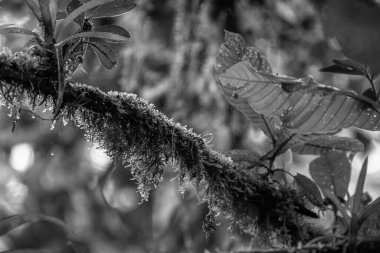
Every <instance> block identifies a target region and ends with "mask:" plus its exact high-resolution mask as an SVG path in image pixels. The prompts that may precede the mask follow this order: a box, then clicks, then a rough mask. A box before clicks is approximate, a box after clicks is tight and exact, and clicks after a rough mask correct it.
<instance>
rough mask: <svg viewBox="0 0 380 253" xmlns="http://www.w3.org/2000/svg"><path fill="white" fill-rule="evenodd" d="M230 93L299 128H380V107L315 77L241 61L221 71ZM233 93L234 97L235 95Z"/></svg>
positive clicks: (314, 130) (292, 126)
mask: <svg viewBox="0 0 380 253" xmlns="http://www.w3.org/2000/svg"><path fill="white" fill-rule="evenodd" d="M219 81H220V83H221V84H222V86H223V87H224V89H229V90H230V92H229V94H226V95H227V96H229V97H230V100H231V99H234V97H237V98H240V99H241V100H246V101H248V103H249V105H250V106H251V107H252V109H253V110H255V111H256V112H257V113H260V114H264V115H267V116H272V117H274V116H278V117H280V119H281V121H282V122H283V127H286V128H288V129H291V130H292V131H295V132H301V133H312V132H321V133H327V132H331V131H336V130H339V129H341V128H347V127H358V128H362V129H366V130H380V107H379V106H378V105H377V104H376V103H374V102H373V101H372V100H370V99H368V98H366V97H364V96H360V95H358V94H356V93H354V92H350V91H343V90H340V89H337V88H333V87H329V86H326V85H322V84H318V83H317V82H315V81H314V80H313V79H312V78H311V77H308V78H301V79H295V78H291V77H280V76H275V75H272V74H268V73H264V72H259V71H257V70H256V69H254V68H253V67H252V66H251V65H250V64H249V62H247V61H245V62H239V63H237V64H235V65H233V66H232V67H231V68H229V69H227V71H226V72H225V73H223V74H221V75H219ZM231 94H232V97H231Z"/></svg>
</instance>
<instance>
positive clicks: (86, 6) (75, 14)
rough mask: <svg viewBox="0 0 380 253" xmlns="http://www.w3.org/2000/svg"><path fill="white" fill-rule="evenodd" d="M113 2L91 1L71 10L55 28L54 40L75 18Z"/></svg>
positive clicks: (108, 0) (103, 0) (105, 0)
mask: <svg viewBox="0 0 380 253" xmlns="http://www.w3.org/2000/svg"><path fill="white" fill-rule="evenodd" d="M112 1H114V0H92V1H89V2H87V3H84V4H82V5H81V6H80V7H79V8H76V9H75V10H73V11H72V12H71V13H70V14H69V15H68V16H67V17H66V18H65V19H64V20H63V21H62V23H61V24H60V25H59V26H58V27H57V34H56V38H58V37H59V34H60V33H61V32H62V30H63V29H64V28H65V27H66V26H67V25H68V24H70V23H71V22H73V21H74V20H75V19H76V18H77V17H79V16H81V15H82V14H84V13H85V12H86V11H88V10H90V9H92V8H94V7H97V6H99V5H102V4H105V3H110V2H112Z"/></svg>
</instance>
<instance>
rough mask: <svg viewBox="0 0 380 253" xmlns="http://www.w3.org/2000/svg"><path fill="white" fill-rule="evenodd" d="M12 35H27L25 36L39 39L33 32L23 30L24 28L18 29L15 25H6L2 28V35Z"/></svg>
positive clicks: (0, 32)
mask: <svg viewBox="0 0 380 253" xmlns="http://www.w3.org/2000/svg"><path fill="white" fill-rule="evenodd" d="M10 33H14V34H25V35H32V36H34V37H38V34H37V33H34V32H32V31H30V30H28V29H25V28H22V27H18V26H14V25H4V26H2V27H0V34H10Z"/></svg>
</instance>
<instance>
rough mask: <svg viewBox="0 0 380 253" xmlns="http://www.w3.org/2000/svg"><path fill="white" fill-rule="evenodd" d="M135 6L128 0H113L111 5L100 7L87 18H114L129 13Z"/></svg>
mask: <svg viewBox="0 0 380 253" xmlns="http://www.w3.org/2000/svg"><path fill="white" fill-rule="evenodd" d="M135 7H136V4H135V3H134V2H132V1H128V0H115V1H113V2H111V3H106V4H103V5H100V6H98V7H97V8H96V10H94V12H93V13H91V14H90V15H89V18H103V17H116V16H120V15H123V14H125V13H127V12H128V11H131V10H132V9H134V8H135Z"/></svg>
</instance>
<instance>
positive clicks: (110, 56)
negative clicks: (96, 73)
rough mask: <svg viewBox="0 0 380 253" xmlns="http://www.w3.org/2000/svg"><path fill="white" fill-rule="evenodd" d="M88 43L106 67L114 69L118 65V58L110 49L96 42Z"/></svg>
mask: <svg viewBox="0 0 380 253" xmlns="http://www.w3.org/2000/svg"><path fill="white" fill-rule="evenodd" d="M88 43H89V44H90V45H91V48H92V49H93V50H94V52H95V54H96V56H97V57H98V59H99V61H100V62H101V63H102V64H103V66H104V67H106V68H107V69H112V68H113V67H115V66H116V65H117V57H116V55H115V53H114V52H113V51H112V49H111V48H110V47H108V46H106V45H104V44H100V43H96V42H88Z"/></svg>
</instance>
